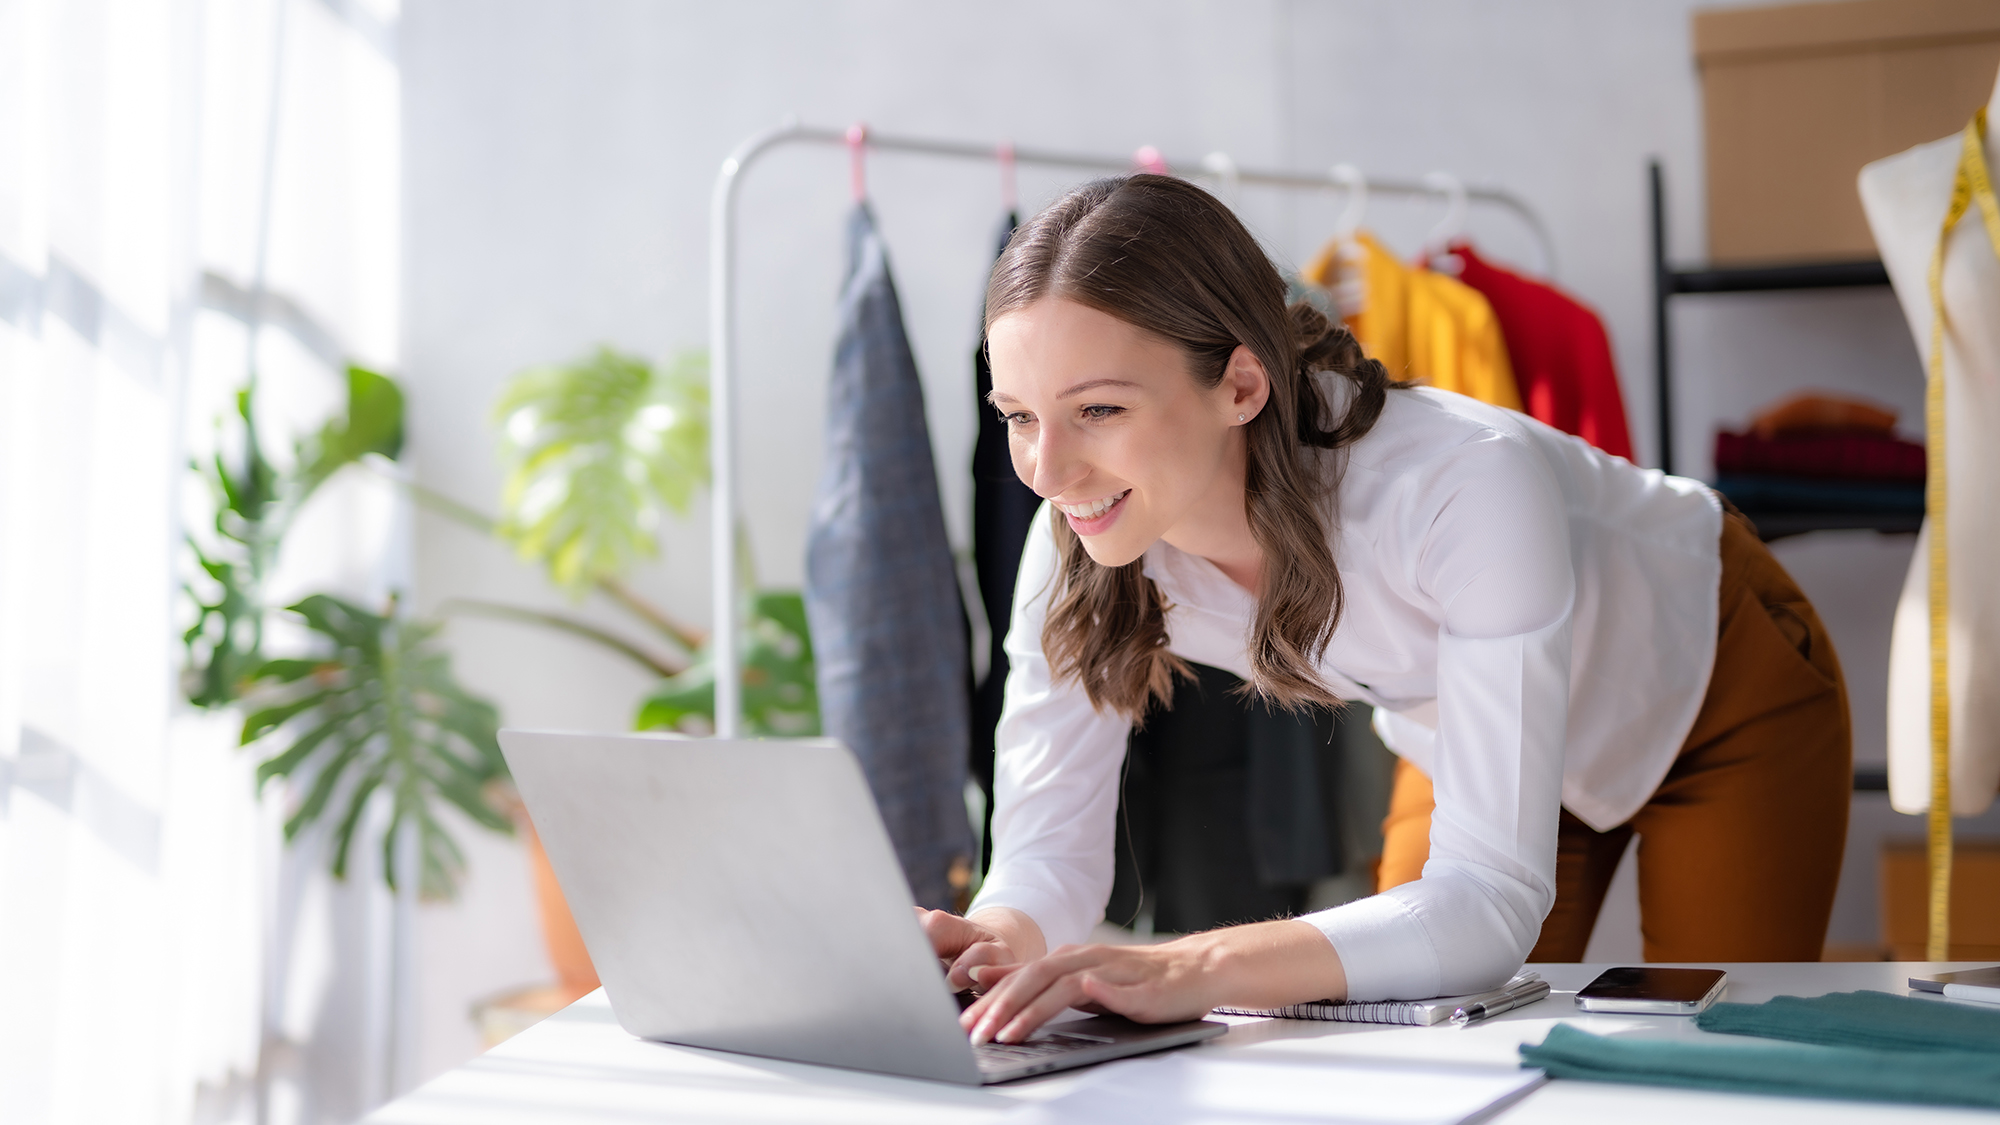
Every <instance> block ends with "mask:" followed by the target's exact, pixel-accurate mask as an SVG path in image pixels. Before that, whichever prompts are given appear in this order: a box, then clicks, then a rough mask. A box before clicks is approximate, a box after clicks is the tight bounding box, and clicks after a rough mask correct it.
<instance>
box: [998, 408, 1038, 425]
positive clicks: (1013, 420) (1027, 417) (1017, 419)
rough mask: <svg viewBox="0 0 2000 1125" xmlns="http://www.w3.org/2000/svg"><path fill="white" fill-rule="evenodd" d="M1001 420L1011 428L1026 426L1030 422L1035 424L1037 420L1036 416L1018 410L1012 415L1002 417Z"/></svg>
mask: <svg viewBox="0 0 2000 1125" xmlns="http://www.w3.org/2000/svg"><path fill="white" fill-rule="evenodd" d="M1000 420H1001V421H1002V422H1005V423H1007V424H1008V425H1010V426H1025V425H1027V424H1029V423H1030V422H1033V421H1034V420H1035V416H1034V415H1032V414H1030V413H1028V412H1027V411H1025V410H1016V411H1014V412H1013V413H1012V414H1002V415H1000Z"/></svg>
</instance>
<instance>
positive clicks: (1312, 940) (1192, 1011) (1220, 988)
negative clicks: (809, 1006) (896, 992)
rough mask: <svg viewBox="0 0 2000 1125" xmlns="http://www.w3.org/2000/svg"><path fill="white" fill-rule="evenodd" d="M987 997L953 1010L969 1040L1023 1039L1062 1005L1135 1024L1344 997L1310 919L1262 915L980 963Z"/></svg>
mask: <svg viewBox="0 0 2000 1125" xmlns="http://www.w3.org/2000/svg"><path fill="white" fill-rule="evenodd" d="M978 983H979V984H980V985H981V986H983V987H984V988H985V989H986V994H985V995H984V996H981V997H980V998H979V999H978V1000H977V1001H975V1002H974V1003H973V1004H972V1006H971V1007H968V1008H967V1009H966V1010H965V1011H964V1012H962V1013H960V1014H959V1020H958V1022H959V1026H961V1027H963V1028H965V1029H966V1030H967V1031H968V1032H970V1033H971V1035H972V1041H973V1042H974V1043H975V1044H977V1043H985V1042H989V1041H991V1040H995V1039H997V1040H999V1041H1001V1042H1003V1043H1019V1042H1021V1041H1022V1040H1024V1039H1027V1038H1028V1037H1029V1036H1031V1035H1033V1034H1034V1033H1035V1030H1036V1029H1037V1028H1039V1027H1041V1026H1042V1025H1043V1024H1045V1023H1047V1022H1048V1021H1049V1020H1051V1019H1053V1018H1055V1017H1056V1016H1057V1015H1059V1014H1060V1013H1061V1012H1062V1011H1063V1010H1064V1009H1065V1008H1080V1009H1082V1010H1084V1011H1090V1012H1116V1013H1117V1014H1119V1015H1121V1016H1124V1017H1126V1018H1127V1019H1132V1020H1137V1021H1138V1022H1140V1023H1172V1022H1175V1021H1178V1020H1190V1019H1198V1018H1200V1017H1201V1016H1203V1015H1205V1014H1206V1013H1207V1012H1208V1011H1209V1009H1211V1008H1213V1007H1215V1006H1216V1005H1218V1004H1225V1003H1226V1004H1232V1005H1236V1006H1240V1007H1247V1008H1273V1007H1279V1006H1282V1005H1285V1004H1298V1003H1304V1002H1307V1001H1311V1000H1322V999H1340V998H1343V997H1345V996H1346V994H1347V975H1346V973H1345V972H1344V971H1343V970H1342V968H1341V964H1340V955H1339V954H1338V953H1335V952H1334V949H1333V946H1332V944H1331V943H1329V942H1328V941H1327V940H1326V936H1325V935H1324V934H1322V933H1320V932H1319V930H1318V928H1316V927H1314V926H1312V925H1311V924H1309V923H1306V922H1299V921H1283V922H1260V923H1257V924H1255V925H1250V926H1232V927H1229V928H1227V929H1222V930H1214V931H1211V932H1209V933H1205V934H1195V935H1193V936H1190V937H1185V938H1181V939H1179V940H1177V941H1170V942H1166V943H1164V944H1161V945H1066V946H1063V947H1062V948H1060V949H1058V950H1056V951H1055V952H1054V953H1051V954H1050V955H1048V956H1047V957H1043V958H1041V959H1039V960H1035V961H1029V962H1025V963H1021V964H1004V963H1001V964H995V965H993V966H992V967H982V968H981V969H980V970H979V974H978Z"/></svg>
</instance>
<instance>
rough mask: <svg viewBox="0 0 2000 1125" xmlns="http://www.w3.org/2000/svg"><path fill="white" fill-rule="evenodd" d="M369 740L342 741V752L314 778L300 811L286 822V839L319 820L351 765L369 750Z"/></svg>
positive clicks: (349, 739)
mask: <svg viewBox="0 0 2000 1125" xmlns="http://www.w3.org/2000/svg"><path fill="white" fill-rule="evenodd" d="M367 746H368V740H367V738H366V737H362V738H347V739H344V740H342V742H341V746H340V750H339V752H338V753H336V754H335V755H334V756H333V759H332V760H331V761H329V762H327V763H326V764H325V765H324V766H322V767H321V768H320V771H319V776H318V777H315V778H313V784H312V790H311V791H310V792H308V793H307V794H306V799H305V801H304V802H302V803H301V804H300V805H299V807H298V810H297V811H295V812H293V813H292V815H291V816H290V817H288V818H286V820H285V839H287V840H289V839H291V838H292V837H294V836H296V835H298V834H299V830H300V829H302V828H304V827H305V826H306V825H308V824H311V823H312V822H313V821H315V820H318V819H319V814H320V812H321V811H322V810H324V809H325V808H326V803H327V802H328V801H329V800H331V799H332V798H333V791H334V790H335V789H337V788H339V787H340V782H341V779H342V777H343V776H344V775H345V774H346V772H347V767H348V765H349V763H352V762H355V761H358V760H360V758H361V752H362V751H363V750H365V749H367Z"/></svg>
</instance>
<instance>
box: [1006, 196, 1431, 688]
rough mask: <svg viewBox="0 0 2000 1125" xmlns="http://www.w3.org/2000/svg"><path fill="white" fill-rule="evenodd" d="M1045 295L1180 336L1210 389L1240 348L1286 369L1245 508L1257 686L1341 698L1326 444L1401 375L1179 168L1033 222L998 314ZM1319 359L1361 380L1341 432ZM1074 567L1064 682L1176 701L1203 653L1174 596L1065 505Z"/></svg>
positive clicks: (1334, 444)
mask: <svg viewBox="0 0 2000 1125" xmlns="http://www.w3.org/2000/svg"><path fill="white" fill-rule="evenodd" d="M1044 297H1061V298H1064V299H1066V300H1071V301H1075V302H1077V303H1078V304H1081V305H1086V306H1088V307H1090V308H1093V309H1097V310H1098V311H1100V312H1105V313H1109V314H1110V315H1112V316H1115V317H1117V318H1119V319H1120V320H1123V321H1125V322H1126V323H1128V324H1131V325H1133V326H1135V327H1137V328H1140V329H1142V330H1144V331H1147V332H1151V333H1153V334H1154V335H1157V336H1159V337H1161V338H1162V339H1165V340H1168V341H1170V342H1172V343H1173V344H1175V345H1177V346H1179V347H1180V349H1181V350H1182V351H1183V352H1184V353H1185V354H1186V356H1187V360H1188V371H1189V373H1190V374H1191V375H1192V376H1193V377H1194V379H1195V380H1196V381H1197V382H1198V383H1200V384H1201V385H1202V386H1203V387H1214V386H1215V385H1217V384H1218V383H1219V382H1221V380H1222V375H1223V372H1224V369H1225V368H1226V367H1227V365H1228V362H1229V357H1230V355H1231V354H1233V353H1234V352H1235V350H1236V348H1237V346H1238V345H1239V344H1240V345H1243V346H1245V347H1248V348H1249V349H1250V350H1251V352H1252V353H1254V354H1255V355H1256V356H1257V359H1258V360H1259V361H1260V362H1262V363H1263V365H1264V370H1265V371H1266V372H1267V373H1268V374H1269V376H1270V380H1271V395H1270V401H1269V402H1268V403H1267V404H1266V406H1265V408H1264V410H1263V411H1262V412H1261V413H1259V414H1258V415H1257V417H1256V418H1254V419H1252V420H1251V421H1250V423H1249V425H1248V426H1247V427H1246V431H1247V432H1246V435H1245V436H1246V440H1247V442H1248V447H1249V448H1248V466H1247V469H1248V472H1247V475H1246V477H1245V482H1244V498H1243V504H1244V510H1245V513H1246V514H1247V515H1248V516H1249V520H1250V533H1251V535H1252V536H1254V537H1255V538H1256V540H1257V545H1258V546H1259V547H1261V548H1262V549H1263V552H1264V572H1263V578H1262V582H1261V588H1260V589H1259V591H1258V595H1257V619H1256V622H1255V624H1254V625H1253V626H1252V629H1251V635H1250V667H1251V671H1252V679H1251V681H1250V684H1249V685H1248V688H1249V690H1252V691H1254V692H1255V693H1256V694H1257V695H1259V696H1261V697H1263V698H1264V699H1265V700H1268V701H1270V702H1272V703H1275V704H1277V705H1279V706H1281V707H1285V708H1287V709H1297V708H1301V707H1305V706H1309V705H1312V704H1321V705H1325V706H1335V707H1337V706H1339V705H1340V703H1341V700H1340V698H1339V697H1338V696H1336V695H1335V694H1334V693H1333V692H1332V691H1331V690H1330V689H1329V688H1328V687H1327V686H1326V685H1325V684H1324V683H1322V682H1321V680H1320V678H1319V675H1318V673H1317V672H1316V670H1315V667H1314V666H1315V664H1316V662H1317V661H1318V659H1319V657H1320V656H1321V655H1322V654H1323V653H1324V652H1325V651H1326V646H1327V644H1328V643H1329V642H1330V641H1331V640H1332V639H1333V631H1334V627H1335V626H1336V625H1337V624H1339V622H1340V615H1341V609H1342V593H1341V586H1340V572H1339V570H1338V569H1336V568H1335V566H1334V562H1333V552H1332V550H1331V548H1330V547H1328V545H1327V533H1326V522H1325V521H1326V519H1327V518H1330V514H1329V513H1323V512H1322V507H1323V502H1324V501H1325V500H1326V499H1327V496H1328V494H1329V490H1330V488H1331V485H1330V484H1329V482H1328V480H1327V474H1326V473H1325V472H1324V471H1323V469H1322V468H1321V466H1320V464H1319V460H1320V456H1321V453H1320V451H1329V450H1336V449H1339V448H1340V447H1341V446H1344V445H1347V444H1348V443H1350V442H1353V441H1354V440H1356V439H1357V438H1360V437H1361V436H1362V435H1363V434H1365V433H1367V432H1368V430H1369V428H1370V427H1372V426H1373V425H1374V424H1375V420H1376V419H1377V418H1378V417H1380V416H1381V413H1382V407H1383V404H1384V403H1385V402H1386V401H1387V398H1388V391H1389V389H1390V388H1391V387H1393V386H1397V385H1398V384H1396V383H1395V382H1393V381H1392V380H1391V379H1390V378H1389V373H1388V371H1386V370H1385V369H1384V368H1383V366H1382V365H1381V364H1380V363H1377V362H1376V361H1374V360H1372V359H1369V358H1367V357H1366V356H1364V355H1363V354H1362V352H1361V345H1360V344H1359V343H1358V342H1357V341H1356V340H1355V338H1354V336H1353V334H1352V333H1350V332H1349V331H1348V330H1347V328H1346V327H1345V326H1344V325H1342V324H1341V323H1340V322H1339V321H1330V320H1328V319H1327V318H1326V317H1325V316H1324V315H1322V314H1321V313H1320V312H1319V311H1318V310H1317V309H1315V308H1313V307H1312V306H1311V305H1308V304H1306V303H1305V302H1298V303H1295V304H1293V305H1291V306H1289V307H1287V306H1286V303H1285V282H1284V279H1283V278H1281V277H1280V276H1279V275H1278V271H1277V269H1276V267H1274V266H1273V265H1272V264H1271V260H1270V259H1269V258H1268V257H1266V256H1265V254H1264V252H1263V250H1262V249H1261V248H1260V247H1259V246H1258V245H1257V241H1256V239H1255V238H1253V237H1251V234H1250V232H1249V231H1248V230H1246V229H1244V226H1243V224H1242V223H1241V222H1239V221H1237V218H1236V216H1235V215H1233V214H1231V213H1230V211H1229V209H1228V208H1226V207H1224V206H1222V204H1220V203H1218V202H1217V201H1216V200H1215V198H1214V197H1213V196H1211V195H1209V194H1208V193H1207V192H1205V191H1203V190H1201V189H1200V188H1198V187H1196V186H1194V185H1193V184H1190V183H1187V182H1186V181H1184V180H1178V179H1175V178H1173V177H1171V176H1156V175H1149V174H1143V173H1142V174H1135V175H1131V176H1120V177H1113V178H1108V179H1102V180H1095V181H1092V182H1091V183H1088V184H1085V185H1083V186H1082V187H1079V188H1077V189H1076V190H1074V191H1072V192H1070V193H1069V194H1068V195H1066V196H1064V197H1063V198H1062V199H1060V200H1057V201H1056V203H1055V204H1054V205H1053V206H1051V207H1049V209H1048V210H1046V211H1043V212H1042V213H1041V214H1039V215H1037V216H1035V217H1034V218H1033V219H1031V220H1029V221H1028V223H1027V224H1026V225H1024V226H1023V227H1022V228H1021V229H1020V230H1019V231H1018V232H1016V233H1015V235H1014V237H1013V239H1012V240H1011V241H1010V242H1008V243H1007V249H1006V250H1005V251H1004V252H1003V253H1002V254H1001V255H1000V260H999V261H998V262H997V263H995V264H994V267H993V275H992V279H991V281H990V282H989V283H988V284H987V287H986V323H988V324H991V323H993V322H994V321H995V320H998V319H999V318H1000V317H1002V316H1004V315H1006V314H1007V313H1009V312H1012V311H1013V310H1015V309H1019V308H1024V307H1026V306H1028V305H1030V304H1033V303H1034V302H1036V301H1038V300H1041V299H1042V298H1044ZM1315 371H1334V372H1338V373H1340V374H1341V375H1343V376H1345V377H1346V378H1347V379H1348V380H1349V381H1351V382H1352V383H1353V384H1354V391H1355V393H1354V395H1353V397H1352V402H1351V404H1350V405H1349V406H1348V408H1347V412H1346V415H1345V416H1344V417H1341V418H1339V419H1338V420H1337V421H1335V423H1334V425H1333V428H1331V429H1326V428H1323V424H1324V423H1325V422H1326V421H1330V420H1332V419H1331V418H1330V417H1329V414H1330V411H1329V410H1328V406H1327V403H1326V402H1325V400H1324V398H1323V397H1322V396H1321V394H1320V390H1319V387H1318V385H1317V381H1316V380H1314V379H1312V378H1311V377H1310V376H1311V375H1312V373H1313V372H1315ZM1050 514H1051V516H1052V517H1053V521H1054V522H1053V526H1054V531H1055V541H1056V549H1057V552H1058V555H1059V562H1058V565H1057V569H1056V575H1055V579H1054V589H1053V590H1052V591H1051V593H1050V603H1051V604H1050V607H1049V612H1048V618H1047V621H1046V622H1045V623H1044V624H1043V626H1042V650H1043V651H1044V652H1045V653H1046V654H1047V655H1048V658H1049V663H1050V666H1051V667H1052V668H1053V670H1054V672H1055V675H1056V677H1057V678H1058V679H1062V678H1067V677H1072V676H1073V677H1075V678H1076V679H1078V680H1080V681H1081V682H1082V684H1083V688H1084V691H1085V692H1087V693H1088V694H1089V696H1090V701H1091V703H1092V704H1093V705H1094V706H1096V707H1098V708H1099V709H1104V710H1111V711H1115V712H1117V713H1119V714H1122V715H1124V716H1126V717H1127V718H1130V719H1131V720H1132V721H1134V722H1135V723H1136V722H1142V721H1143V720H1144V717H1145V713H1146V710H1147V708H1148V706H1149V704H1150V703H1151V701H1153V700H1158V701H1159V702H1160V704H1161V705H1162V706H1168V705H1170V704H1171V700H1172V698H1173V680H1174V676H1175V675H1176V674H1181V675H1185V674H1187V673H1188V668H1187V665H1186V664H1185V663H1184V662H1183V661H1182V660H1180V658H1178V657H1176V656H1174V655H1173V654H1172V653H1170V652H1168V651H1167V628H1166V614H1165V611H1166V599H1165V598H1164V597H1163V596H1162V595H1161V594H1160V591H1159V589H1158V588H1157V587H1156V586H1154V585H1153V582H1152V580H1151V579H1149V578H1147V577H1146V576H1145V573H1144V570H1143V566H1144V560H1143V559H1135V560H1133V561H1132V562H1130V563H1127V564H1126V565H1124V566H1118V567H1109V566H1101V565H1099V564H1098V563H1097V562H1095V561H1094V560H1092V559H1091V558H1090V556H1089V555H1088V554H1087V553H1085V551H1084V550H1083V544H1082V542H1081V541H1080V540H1079V539H1078V538H1077V534H1076V532H1075V531H1072V530H1071V529H1070V526H1069V523H1068V522H1067V521H1066V520H1064V519H1063V518H1062V516H1061V514H1060V513H1057V512H1053V511H1052V512H1051V513H1050Z"/></svg>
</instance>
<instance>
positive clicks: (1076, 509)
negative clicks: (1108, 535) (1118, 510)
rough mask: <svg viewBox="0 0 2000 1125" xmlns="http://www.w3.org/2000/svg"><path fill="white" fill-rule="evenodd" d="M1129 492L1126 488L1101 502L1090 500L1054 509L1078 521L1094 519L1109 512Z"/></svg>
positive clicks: (1059, 505)
mask: <svg viewBox="0 0 2000 1125" xmlns="http://www.w3.org/2000/svg"><path fill="white" fill-rule="evenodd" d="M1131 491H1132V490H1131V489H1129V488H1128V489H1126V490H1125V491H1124V492H1120V493H1118V494H1116V495H1114V496H1106V497H1105V498H1104V499H1102V500H1092V501H1090V502H1088V503H1084V504H1057V505H1056V507H1058V508H1061V509H1062V510H1063V511H1064V512H1067V513H1068V514H1070V515H1072V516H1075V517H1076V518H1077V519H1080V520H1091V519H1096V518H1097V517H1098V516H1101V515H1103V514H1104V513H1106V512H1108V511H1110V510H1111V506H1112V505H1113V504H1116V503H1117V502H1119V501H1120V500H1123V499H1125V496H1126V494H1127V493H1129V492H1131Z"/></svg>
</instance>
